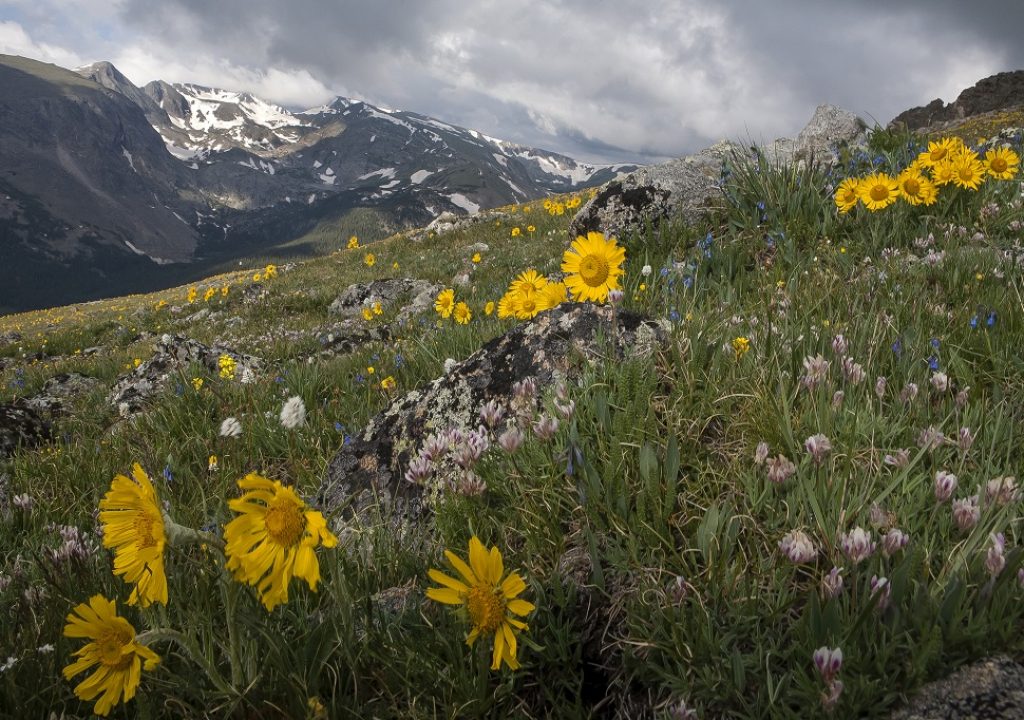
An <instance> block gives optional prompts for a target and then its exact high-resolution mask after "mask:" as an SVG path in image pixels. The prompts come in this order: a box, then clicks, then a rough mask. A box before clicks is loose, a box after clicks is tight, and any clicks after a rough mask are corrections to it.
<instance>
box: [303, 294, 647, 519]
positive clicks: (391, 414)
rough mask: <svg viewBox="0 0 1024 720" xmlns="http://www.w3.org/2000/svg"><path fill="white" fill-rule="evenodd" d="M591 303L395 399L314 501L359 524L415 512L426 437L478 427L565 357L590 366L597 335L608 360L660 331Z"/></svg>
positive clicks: (555, 373)
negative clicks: (489, 405)
mask: <svg viewBox="0 0 1024 720" xmlns="http://www.w3.org/2000/svg"><path fill="white" fill-rule="evenodd" d="M612 317H613V315H612V311H611V309H610V308H608V307H602V306H596V305H593V304H589V303H587V304H581V305H573V304H568V303H566V304H563V305H561V306H560V307H558V308H555V309H553V310H550V311H548V312H546V313H542V314H541V315H539V316H537V317H536V318H534V319H533V320H531V321H529V322H526V323H522V324H519V325H517V326H516V327H514V328H513V329H511V330H510V331H509V332H507V333H505V334H504V335H502V336H501V337H498V338H495V339H494V340H491V341H490V342H488V343H486V344H485V345H484V346H483V347H481V348H480V349H479V350H478V351H477V352H475V353H473V354H472V355H470V356H469V357H468V358H466V359H465V360H464V361H462V362H460V363H455V364H454V366H453V367H452V369H451V371H450V372H448V373H446V374H445V375H443V376H442V377H439V378H437V379H436V380H434V381H432V382H431V383H429V384H427V385H425V386H423V387H420V388H419V389H417V390H414V391H412V392H410V393H408V394H406V395H405V396H404V397H401V398H397V399H396V400H395V401H394V402H392V404H391V406H390V407H388V409H387V410H385V411H384V412H382V413H380V414H379V415H377V416H376V417H375V418H373V419H372V420H371V421H370V423H369V424H368V425H367V426H366V428H364V429H363V431H362V432H361V433H360V434H358V435H357V436H356V437H354V438H353V439H352V442H351V443H349V444H347V445H345V446H344V447H343V448H342V449H341V450H340V451H339V452H338V454H337V455H335V456H334V458H333V459H332V460H331V462H330V464H329V465H328V468H327V472H326V474H325V476H324V479H323V482H322V484H321V487H320V492H319V498H320V502H321V503H322V504H323V506H324V507H325V508H326V509H328V510H333V509H338V508H344V514H345V516H346V517H353V516H354V517H358V518H366V517H367V514H368V513H369V512H371V511H372V509H373V508H375V507H377V505H378V503H379V504H380V505H381V506H382V507H384V508H392V509H393V510H394V511H395V513H396V514H395V518H396V522H398V523H404V522H405V521H406V520H414V519H415V518H416V517H418V516H419V515H420V514H421V512H422V503H421V494H422V489H421V488H420V486H418V485H414V484H412V483H409V482H406V481H405V479H404V473H405V470H406V468H407V466H408V463H409V461H410V459H411V458H412V457H413V455H414V454H415V453H416V452H418V451H419V447H420V445H421V443H422V442H423V441H424V440H425V439H426V438H427V436H428V435H430V434H431V433H433V432H437V431H442V430H446V429H448V428H451V427H458V428H460V429H461V430H463V431H468V430H470V429H473V428H475V427H476V426H477V424H478V423H479V420H478V417H479V415H478V414H479V411H480V407H481V406H482V405H483V404H484V403H486V402H488V401H490V400H495V401H497V402H498V403H499V404H502V405H504V406H505V407H508V406H509V405H510V403H511V399H512V394H513V391H512V388H513V385H514V384H515V383H516V382H518V381H520V380H524V379H526V378H534V379H535V380H536V382H537V384H538V386H540V387H546V386H549V385H551V384H552V383H553V382H555V381H556V380H557V379H558V378H562V377H565V376H566V374H567V373H568V372H569V371H570V370H571V368H572V366H573V365H572V363H573V360H572V358H578V357H581V356H582V357H583V358H586V359H588V360H590V361H597V360H598V359H599V358H601V357H603V356H604V355H605V354H607V353H608V352H609V350H612V348H610V347H609V348H605V347H598V340H597V338H598V337H605V338H612V337H614V338H615V341H616V342H615V345H614V350H613V354H615V355H618V356H619V357H622V356H624V355H626V354H627V353H630V354H635V353H638V352H645V351H650V350H651V348H652V347H653V345H655V344H659V343H661V342H663V341H664V338H665V334H664V331H663V330H662V329H661V328H659V327H658V326H657V325H656V324H655V323H653V322H651V321H649V320H645V319H643V318H641V317H640V316H638V315H634V314H632V313H627V312H622V313H619V315H618V323H617V332H613V331H612Z"/></svg>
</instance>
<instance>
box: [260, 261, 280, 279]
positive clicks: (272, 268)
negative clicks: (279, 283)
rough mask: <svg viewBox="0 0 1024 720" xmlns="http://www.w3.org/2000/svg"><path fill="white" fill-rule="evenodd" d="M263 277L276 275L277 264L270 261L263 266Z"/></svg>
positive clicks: (268, 277) (267, 277)
mask: <svg viewBox="0 0 1024 720" xmlns="http://www.w3.org/2000/svg"><path fill="white" fill-rule="evenodd" d="M263 277H264V279H266V280H269V279H270V278H275V277H277V265H274V264H273V263H271V264H269V265H267V266H266V267H265V268H263Z"/></svg>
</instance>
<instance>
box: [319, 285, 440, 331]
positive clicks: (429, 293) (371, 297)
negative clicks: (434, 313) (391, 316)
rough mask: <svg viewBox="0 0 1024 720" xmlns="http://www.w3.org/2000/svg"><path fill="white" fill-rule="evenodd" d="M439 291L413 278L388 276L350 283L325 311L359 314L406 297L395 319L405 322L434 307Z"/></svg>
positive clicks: (435, 287)
mask: <svg viewBox="0 0 1024 720" xmlns="http://www.w3.org/2000/svg"><path fill="white" fill-rule="evenodd" d="M439 292H441V286H440V285H436V284H434V283H431V282H427V281H426V280H417V279H415V278H389V279H385V280H374V281H373V282H371V283H356V284H354V285H349V286H348V287H347V288H345V290H344V291H342V293H341V294H340V295H339V296H338V297H337V298H336V299H335V300H334V302H332V303H331V305H330V307H328V308H327V311H328V312H330V313H332V314H334V315H350V316H358V315H359V314H360V313H361V312H362V310H363V308H368V307H372V306H373V304H374V303H378V302H379V303H380V304H381V305H382V306H383V307H385V308H390V307H393V306H395V305H397V304H399V302H400V301H403V300H405V301H406V302H405V304H404V305H403V306H402V308H401V309H400V310H399V311H398V316H397V319H398V321H399V322H404V321H405V320H408V319H409V318H410V317H412V316H414V315H416V314H418V313H420V312H423V311H424V310H428V309H430V308H431V307H433V306H434V298H435V297H437V294H438V293H439Z"/></svg>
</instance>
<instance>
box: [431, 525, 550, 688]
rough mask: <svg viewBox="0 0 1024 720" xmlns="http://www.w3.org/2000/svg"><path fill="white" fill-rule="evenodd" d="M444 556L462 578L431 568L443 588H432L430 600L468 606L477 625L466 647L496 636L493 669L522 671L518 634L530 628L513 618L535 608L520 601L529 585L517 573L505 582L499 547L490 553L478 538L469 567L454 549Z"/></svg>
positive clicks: (471, 544)
mask: <svg viewBox="0 0 1024 720" xmlns="http://www.w3.org/2000/svg"><path fill="white" fill-rule="evenodd" d="M444 555H445V557H446V558H448V562H449V563H451V565H452V567H454V568H455V569H456V570H457V571H458V573H459V575H460V576H461V579H459V578H454V577H451V576H450V575H446V574H445V573H443V572H441V571H440V570H434V569H431V570H430V571H429V572H428V575H429V576H430V579H431V580H433V581H434V582H436V583H438V584H439V585H442V586H443V587H436V588H435V587H432V588H428V589H427V597H428V598H430V599H431V600H436V601H437V602H440V603H445V604H446V605H463V606H465V610H466V612H467V613H468V614H469V620H470V622H471V623H472V624H473V629H472V630H470V632H469V635H467V636H466V644H468V645H472V644H473V643H474V642H476V639H477V638H478V637H480V635H481V634H484V635H487V634H492V633H493V635H494V651H493V653H492V656H491V670H498V669H500V668H501V663H502V662H504V663H505V664H506V665H508V666H509V668H511V669H512V670H516V669H518V668H519V661H518V660H517V659H516V650H517V643H516V631H517V630H527V629H528V628H527V625H526V623H525V622H523V621H522V620H517V619H516V618H515V617H513V616H514V615H518V616H519V617H526V616H527V615H529V614H530V613H531V612H533V610H534V609H535V606H534V605H533V603H530V602H527V601H526V600H523V599H521V598H519V595H520V593H522V592H523V590H525V589H526V582H525V581H524V580H523V579H522V578H521V577H520V576H519V575H518V574H517V573H509V574H508V576H507V577H505V578H504V580H503V579H502V576H503V575H505V565H504V563H503V562H502V559H501V552H500V551H499V550H498V548H496V547H492V548H491V549H490V550H489V551H488V550H487V548H486V547H484V544H483V543H482V542H480V539H479V538H478V537H476V536H475V535H474V536H473V537H471V538H470V539H469V564H466V562H465V561H464V560H462V558H460V557H459V556H458V555H456V554H455V553H453V552H452V551H451V550H445V551H444Z"/></svg>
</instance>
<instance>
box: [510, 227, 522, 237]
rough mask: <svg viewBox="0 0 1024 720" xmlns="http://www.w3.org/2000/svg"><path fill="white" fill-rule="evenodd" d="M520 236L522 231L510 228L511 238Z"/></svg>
mask: <svg viewBox="0 0 1024 720" xmlns="http://www.w3.org/2000/svg"><path fill="white" fill-rule="evenodd" d="M522 234H523V231H522V230H520V229H519V228H518V227H514V228H512V237H519V236H520V235H522Z"/></svg>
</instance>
